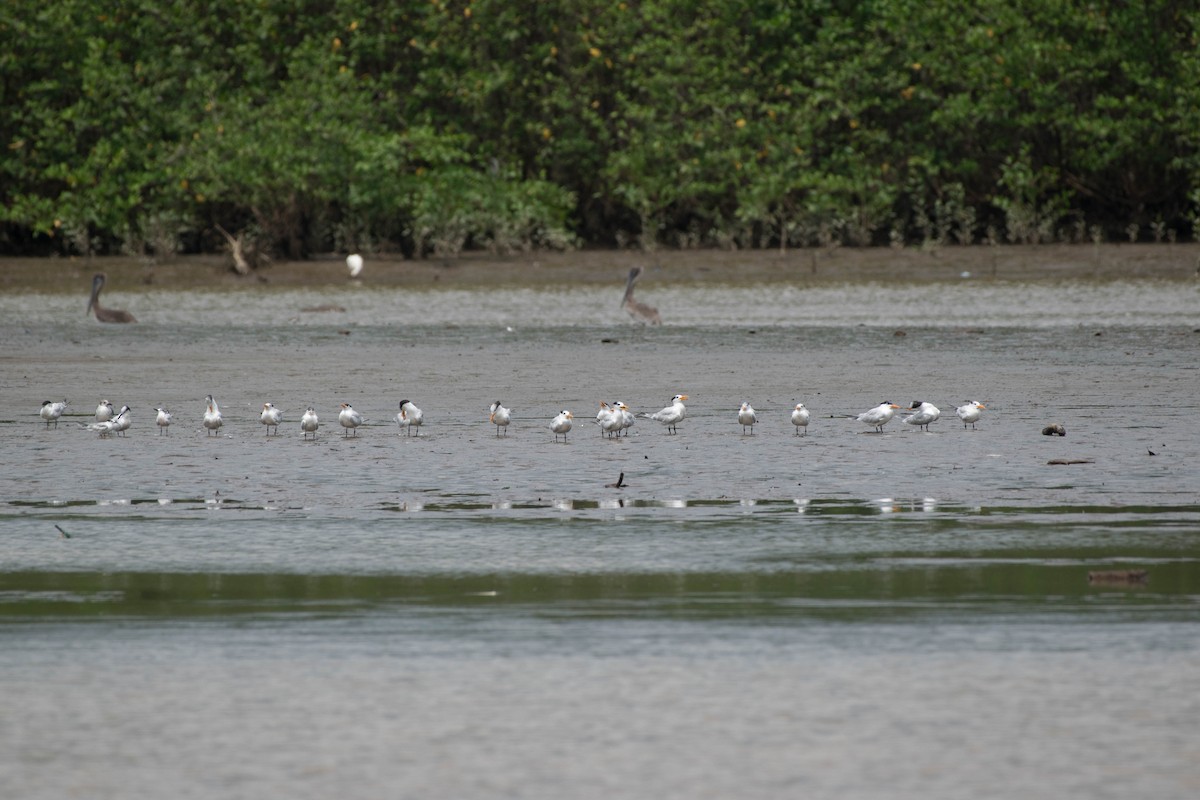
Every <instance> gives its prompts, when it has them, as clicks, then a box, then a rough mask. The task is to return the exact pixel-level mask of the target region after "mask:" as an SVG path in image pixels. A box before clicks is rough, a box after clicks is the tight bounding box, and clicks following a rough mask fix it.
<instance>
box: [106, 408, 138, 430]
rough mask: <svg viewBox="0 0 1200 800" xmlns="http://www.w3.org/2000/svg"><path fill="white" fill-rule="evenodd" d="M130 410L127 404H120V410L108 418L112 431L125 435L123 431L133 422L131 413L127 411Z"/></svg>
mask: <svg viewBox="0 0 1200 800" xmlns="http://www.w3.org/2000/svg"><path fill="white" fill-rule="evenodd" d="M132 410H133V409H131V408H130V407H129V406H121V410H120V411H118V412H117V415H116V416H115V417H113V418H112V419H111V420H109V424H110V425H112V432H113V433H119V434H120V435H121V436H124V435H125V431H127V430H129V426H130V425H132V424H133V415H132V414H130V413H129V412H130V411H132Z"/></svg>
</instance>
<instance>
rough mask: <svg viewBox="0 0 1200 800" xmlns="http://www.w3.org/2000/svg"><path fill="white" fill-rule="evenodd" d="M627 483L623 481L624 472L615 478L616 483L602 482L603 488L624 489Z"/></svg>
mask: <svg viewBox="0 0 1200 800" xmlns="http://www.w3.org/2000/svg"><path fill="white" fill-rule="evenodd" d="M627 485H628V484H626V483H625V473H624V472H622V473H621V475H620V476H619V477H618V478H617V482H616V483H606V484H604V488H605V489H624V488H625V487H626V486H627Z"/></svg>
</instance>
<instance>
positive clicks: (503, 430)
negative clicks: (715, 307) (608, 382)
mask: <svg viewBox="0 0 1200 800" xmlns="http://www.w3.org/2000/svg"><path fill="white" fill-rule="evenodd" d="M687 399H688V396H687V395H686V394H677V395H675V396H674V397H672V398H671V402H670V405H668V406H666V407H665V408H663V409H662V410H660V411H655V412H654V413H652V414H649V413H639V414H635V413H633V412H632V411H630V410H629V406H627V405H626V404H625V403H623V402H621V401H620V400H617V401H616V402H614V403H606V402H603V401H602V402H601V403H600V412H599V413H598V414H596V419H595V422H596V425H597V426H598V427H599V428H600V435H601V436H606V437H609V438H615V437H620V436H623V435H624V436H628V435H629V429H630V428H632V427H633V425H634V423H635V422H636V420H638V419H648V420H652V421H654V422H657V423H659V424H660V425H662V426H663V427H664V428H665V429H666V431H667V433H668V434H675V433H678V430H679V429H678V426H679V423H681V422H683V421H684V419H685V418H686V417H687V406H685V405H684V401H685V400H687ZM204 402H205V409H204V416H203V419H202V422H203V425H204V429H205V433H206V435H207V436H212V435H214V434H215V435H218V436H219V435H220V431H221V426H222V425H224V424H225V418H224V416H223V415H222V414H221V409H220V407H219V406H218V405H217V401H216V400H214V399H213V396H212V395H208V396H206V397H205V398H204ZM986 408H987V406H985V405H984V404H983V403H981V402H979V401H978V400H972V401H971V402H969V403H965V404H964V405H961V406H959V407H958V408H956V409H955V414H956V416H957V417H958V418H959V420H961V421H962V423H963V427H964V428H966V427H968V426H970V427H971V428H974V427H975V423H977V422H978V421H979V419H980V418H981V417H982V416H983V411H984V410H985V409H986ZM66 409H67V401H66V400H62V401H61V402H59V401H54V400H46V401H45V402H43V403H42V408H41V411H40V412H39V415H40V416H41V418H42V420H43V421H44V422H45V423H46V427H47V428H49V427H50V425H51V424H53V425H54V427H56V428H57V427H58V420H59V418H60V417H61V416H62V415H63V412H64V411H66ZM339 409H340V410H339V411H338V424H339V425H340V426H341V427H342V435H343V436H357V435H358V427H359V426H361V425H362V424H363V422H364V420H363V416H362V414H360V413H359V412H357V411H355V410H354V407H353V406H351V405H350V404H349V403H342V404H341V405H340V407H339ZM155 411H156V412H157V417H156V418H155V424H156V425H157V426H158V433H159V435H160V436H161V435H166V434H169V432H170V431H169V429H170V426H171V423H172V421H173V420H174V415H173V414H172V413H171V412H170V411H168V410H167V409H166V408H164V407H161V406H160V407H158V408H156V409H155ZM899 411H901V408H900V406H898V405H896V404H895V403H892V402H888V401H884V402H882V403H880V404H879V405H877V406H875V407H874V408H871V409H868V410H867V411H864V412H862V413H861V414H858V415H853V414H848V415H845V416H847V417H850V418H852V419H856V420H858V421H859V422H861V423H863V424H864V425H867V426H869V427H871V428H872V429H873V430H874V431H875V432H876V433H882V432H883V427H884V426H885V425H887V424H888V423H889V422H891V421H892V419H894V418H895V417H896V414H897V412H899ZM905 411H907V414H905V415H902V419H903V421H904V422H905V423H906V424H908V425H912V426H913V427H915V428H917V429H918V430H925V431H928V430H929V426H930V425H932V424H933V423H934V422H937V420H938V419H940V418H941V415H942V412H941V410H940V409H939V408H938V407H937V406H935V405H934V404H933V403H930V402H927V401H922V400H914V401H913V403H912V406H911V407H910V408H908V409H905ZM131 412H132V409H130V407H129V406H127V405H123V406H121V409H120V410H119V411H118V410H116V409H115V408H114V407H113V404H112V403H111V402H109V401H108V400H101V401H100V405H98V406H97V407H96V421H95V422H92V423H88V424H86V425H84V426H83V427H85V428H86V429H87V430H89V431H93V432H95V433H98V434H100V436H101V437H109V436H124V435H125V432H126V431H127V430H129V428H130V426H132V424H133V416H132V413H131ZM811 418H812V414H811V412H810V411H809V409H808V408H806V407H805V405H804V404H803V403H797V404H796V405H795V407H794V408H793V409H792V414H791V422H792V425H793V426H794V428H795V432H796V435H797V436H799V435H801V434H804V435H807V434H808V423H809V421H810V420H811ZM394 419H395V422H396V424H397V425H398V426H399V427H400V429H401V430H402V431H404V433H405V435H406V436H412V435H413V432H414V431H415V432H416V434H417V435H418V436H420V435H421V431H420V428H421V425H422V424H423V423H424V421H425V415H424V413H423V412H422V411H421V409H419V408H417V406H416V405H415V404H414V403H413V402H412V401H411V400H401V401H400V408H399V413H397V414H396V416H395V417H394ZM574 420H575V416H574V415H573V414H572V413H571V412H570V411H569V410H566V409H564V410H563V411H560V412H559V413H558V414H557V415H556V416H555V417H554V419H552V420H551V421H550V425H549V428H550V431H551V432H552V433H553V434H554V441H555V442H557V441H558V438H559V437H560V436H561V437H562V440H563V441H564V442H565V441H566V440H567V434H568V433H570V432H571V429H572V428H573V427H574ZM259 421H260V422H261V423H262V424H263V426H264V427H265V429H266V435H268V436H272V435H275V436H278V435H279V426H280V425H281V424H282V423H283V411H281V410H280V409H279V408H277V407H276V406H275V405H274V404H272V403H263V406H262V412H261V413H260V414H259ZM488 422H490V423H491V424H492V425H494V426H496V435H497V436H502V435H503V436H507V435H508V426H509V424H510V423H511V422H512V410H511V409H509V408H506V407H505V406H504V404H503V403H501V402H500V401H499V400H497V401H496V402H494V403H492V405H491V406H490V407H489V408H488ZM737 422H738V424H739V425H741V426H742V433H743V435H753V434H754V426H755V425H756V424H758V413H757V412H756V411H755V410H754V407H753V406H751V405H750V404H749V403H742V405H741V407H740V408H739V409H738V411H737ZM320 426H321V420H320V417H318V415H317V412H316V410H315V409H314V408H313V407H312V406H309V407H308V408H307V409H306V410H305V411H304V414H303V415H301V417H300V430H301V432H302V433H303V435H304V438H305V439H308V438H309V436H310V435H311V436H312V437H313V438H314V439H315V438H316V436H317V430H318V429H319V428H320Z"/></svg>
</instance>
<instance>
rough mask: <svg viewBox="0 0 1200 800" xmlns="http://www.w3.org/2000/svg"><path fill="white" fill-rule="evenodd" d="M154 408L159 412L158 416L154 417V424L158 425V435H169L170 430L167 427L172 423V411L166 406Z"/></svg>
mask: <svg viewBox="0 0 1200 800" xmlns="http://www.w3.org/2000/svg"><path fill="white" fill-rule="evenodd" d="M154 410H155V411H157V412H158V416H157V417H155V419H154V424H155V425H157V426H158V435H159V436H164V435H165V436H169V435H170V432H169V431H168V430H167V428H168V427H169V426H170V425H171V412H170V411H167V409H166V407H165V406H159V407H158V408H156V409H154Z"/></svg>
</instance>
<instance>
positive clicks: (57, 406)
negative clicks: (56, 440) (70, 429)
mask: <svg viewBox="0 0 1200 800" xmlns="http://www.w3.org/2000/svg"><path fill="white" fill-rule="evenodd" d="M66 410H67V401H66V400H63V401H62V402H61V403H56V402H54V401H53V400H43V401H42V410H41V411H39V412H38V416H40V417H41V418H42V419H43V420H45V421H46V427H47V428H49V427H50V423H51V422H53V423H54V427H56V428H57V427H58V418H59V417H61V416H62V414H63V412H64V411H66Z"/></svg>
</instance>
